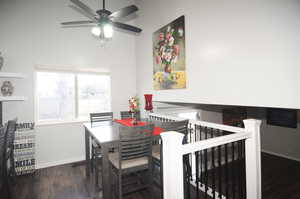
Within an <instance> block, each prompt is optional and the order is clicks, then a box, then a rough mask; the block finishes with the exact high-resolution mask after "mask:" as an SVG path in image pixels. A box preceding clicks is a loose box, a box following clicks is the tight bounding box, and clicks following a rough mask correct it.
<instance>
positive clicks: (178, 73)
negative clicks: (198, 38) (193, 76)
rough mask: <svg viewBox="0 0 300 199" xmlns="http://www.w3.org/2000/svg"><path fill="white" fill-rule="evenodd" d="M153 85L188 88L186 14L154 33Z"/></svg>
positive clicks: (157, 87) (157, 86) (163, 88)
mask: <svg viewBox="0 0 300 199" xmlns="http://www.w3.org/2000/svg"><path fill="white" fill-rule="evenodd" d="M153 65H154V67H153V87H154V89H155V90H165V89H181V88H186V71H185V25H184V16H181V17H179V18H178V19H176V20H174V21H173V22H171V23H170V24H168V25H166V26H164V27H162V28H161V29H159V30H158V31H156V32H155V33H153Z"/></svg>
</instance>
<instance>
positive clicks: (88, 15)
mask: <svg viewBox="0 0 300 199" xmlns="http://www.w3.org/2000/svg"><path fill="white" fill-rule="evenodd" d="M69 7H70V8H72V9H73V10H75V11H76V12H79V13H80V14H82V15H83V16H86V17H87V18H89V19H90V20H92V21H94V22H97V18H96V17H95V16H94V15H92V14H90V13H88V12H86V11H85V10H82V9H81V8H79V7H77V6H74V5H69Z"/></svg>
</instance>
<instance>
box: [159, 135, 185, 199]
mask: <svg viewBox="0 0 300 199" xmlns="http://www.w3.org/2000/svg"><path fill="white" fill-rule="evenodd" d="M161 138H162V146H163V147H162V157H163V159H162V161H163V164H162V165H163V192H164V193H163V195H164V199H183V198H184V186H183V180H184V178H183V156H182V150H181V148H182V141H183V138H184V135H183V134H181V133H177V132H175V131H169V132H165V133H162V134H161ZM178 182H182V183H178Z"/></svg>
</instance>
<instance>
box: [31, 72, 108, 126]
mask: <svg viewBox="0 0 300 199" xmlns="http://www.w3.org/2000/svg"><path fill="white" fill-rule="evenodd" d="M36 81H37V82H36V83H37V87H36V88H37V90H36V92H37V121H38V122H47V121H49V122H58V121H61V122H64V121H74V120H87V119H88V118H89V114H90V113H91V112H106V111H110V110H111V108H110V107H111V100H110V76H109V75H99V74H96V75H95V74H87V73H67V72H48V71H47V72H43V71H40V72H37V80H36Z"/></svg>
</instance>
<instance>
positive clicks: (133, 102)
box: [129, 96, 140, 113]
mask: <svg viewBox="0 0 300 199" xmlns="http://www.w3.org/2000/svg"><path fill="white" fill-rule="evenodd" d="M139 110H140V102H139V98H138V97H136V96H135V97H131V98H130V99H129V111H130V112H131V113H136V112H138V111H139Z"/></svg>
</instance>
